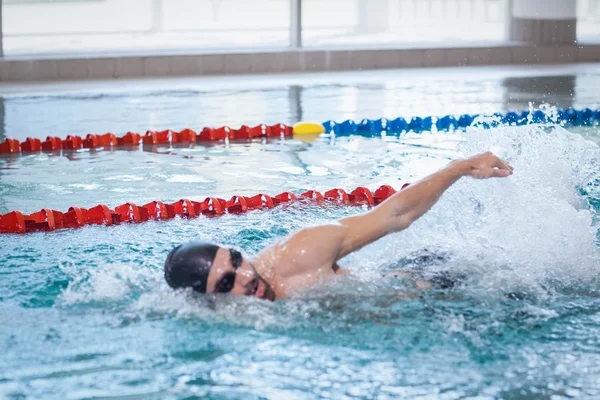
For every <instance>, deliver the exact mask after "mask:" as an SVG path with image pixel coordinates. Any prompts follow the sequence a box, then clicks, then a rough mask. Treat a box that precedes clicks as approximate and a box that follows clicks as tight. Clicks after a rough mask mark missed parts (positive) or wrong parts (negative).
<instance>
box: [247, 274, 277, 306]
mask: <svg viewBox="0 0 600 400" xmlns="http://www.w3.org/2000/svg"><path fill="white" fill-rule="evenodd" d="M249 294H250V296H254V297H256V298H259V299H263V300H271V301H273V300H275V294H274V293H273V290H272V289H271V288H270V286H269V285H268V284H267V283H266V282H264V281H263V280H262V279H260V278H258V277H257V278H256V280H255V281H254V286H253V287H252V289H251V290H250V293H249Z"/></svg>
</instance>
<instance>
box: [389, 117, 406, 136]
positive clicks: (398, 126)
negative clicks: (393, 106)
mask: <svg viewBox="0 0 600 400" xmlns="http://www.w3.org/2000/svg"><path fill="white" fill-rule="evenodd" d="M389 126H390V128H389V130H390V132H394V133H402V132H408V122H406V120H405V119H404V118H402V117H398V118H396V119H395V120H392V121H390V125H389Z"/></svg>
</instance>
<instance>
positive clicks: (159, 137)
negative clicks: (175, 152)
mask: <svg viewBox="0 0 600 400" xmlns="http://www.w3.org/2000/svg"><path fill="white" fill-rule="evenodd" d="M143 143H144V145H146V146H148V145H150V146H151V145H156V144H171V143H177V135H175V134H174V133H173V131H171V130H166V131H162V132H155V131H148V132H146V135H144V138H143Z"/></svg>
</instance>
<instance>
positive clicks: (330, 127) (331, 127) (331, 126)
mask: <svg viewBox="0 0 600 400" xmlns="http://www.w3.org/2000/svg"><path fill="white" fill-rule="evenodd" d="M322 125H323V127H324V128H325V132H326V133H331V132H334V131H335V127H336V126H337V125H338V123H337V122H335V121H332V120H329V121H325V122H323V124H322Z"/></svg>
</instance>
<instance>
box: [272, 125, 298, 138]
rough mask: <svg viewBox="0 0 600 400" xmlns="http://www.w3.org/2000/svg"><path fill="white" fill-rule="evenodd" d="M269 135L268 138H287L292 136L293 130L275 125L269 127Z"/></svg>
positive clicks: (286, 126)
mask: <svg viewBox="0 0 600 400" xmlns="http://www.w3.org/2000/svg"><path fill="white" fill-rule="evenodd" d="M269 128H270V135H269V137H280V136H281V135H283V136H285V137H288V136H294V128H292V127H291V126H288V125H286V124H276V125H272V126H270V127H269Z"/></svg>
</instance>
